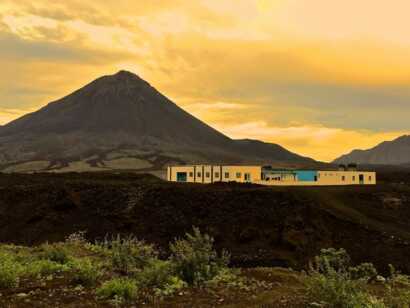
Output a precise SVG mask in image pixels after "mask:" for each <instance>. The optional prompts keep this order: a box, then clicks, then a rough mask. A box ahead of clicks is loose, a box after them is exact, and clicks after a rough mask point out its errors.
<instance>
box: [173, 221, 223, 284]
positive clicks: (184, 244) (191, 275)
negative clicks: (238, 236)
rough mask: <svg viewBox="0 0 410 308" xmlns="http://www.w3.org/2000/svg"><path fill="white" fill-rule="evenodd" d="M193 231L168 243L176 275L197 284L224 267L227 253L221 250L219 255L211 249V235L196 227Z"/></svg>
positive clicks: (209, 278) (212, 276) (208, 278)
mask: <svg viewBox="0 0 410 308" xmlns="http://www.w3.org/2000/svg"><path fill="white" fill-rule="evenodd" d="M193 231H194V233H193V234H189V233H187V234H186V239H182V240H176V241H175V242H174V243H172V244H171V245H170V249H171V252H172V255H171V261H172V262H173V263H174V264H175V269H176V273H177V275H178V276H179V277H180V278H181V279H182V280H183V281H185V282H187V283H188V284H189V285H196V286H198V285H201V284H203V283H205V282H206V281H208V280H211V279H212V278H214V277H215V276H216V275H218V273H219V272H220V271H221V270H222V269H224V268H226V267H227V266H228V263H229V255H228V254H227V253H226V252H223V253H222V255H221V256H219V255H218V254H217V253H216V251H215V250H214V249H213V243H214V240H213V238H212V237H210V236H209V235H207V234H201V232H200V231H199V229H198V228H194V229H193Z"/></svg>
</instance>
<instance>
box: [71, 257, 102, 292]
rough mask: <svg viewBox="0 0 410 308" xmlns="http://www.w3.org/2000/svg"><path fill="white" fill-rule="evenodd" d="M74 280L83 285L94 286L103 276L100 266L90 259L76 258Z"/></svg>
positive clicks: (73, 267) (73, 266)
mask: <svg viewBox="0 0 410 308" xmlns="http://www.w3.org/2000/svg"><path fill="white" fill-rule="evenodd" d="M72 269H73V280H72V281H73V282H74V283H78V284H81V285H83V286H93V285H95V284H96V282H97V280H98V279H99V278H100V277H101V276H102V274H103V273H102V271H101V269H100V267H99V266H97V265H95V264H93V262H91V260H90V259H88V258H86V259H81V260H75V261H74V262H73V265H72Z"/></svg>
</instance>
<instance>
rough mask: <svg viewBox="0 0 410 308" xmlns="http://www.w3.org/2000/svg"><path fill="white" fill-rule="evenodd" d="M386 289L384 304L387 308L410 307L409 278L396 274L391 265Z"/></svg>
mask: <svg viewBox="0 0 410 308" xmlns="http://www.w3.org/2000/svg"><path fill="white" fill-rule="evenodd" d="M386 288H387V292H386V295H385V298H384V303H385V304H386V306H387V307H391V308H409V307H410V277H409V276H407V275H403V274H401V273H400V272H397V271H396V270H395V268H394V267H393V266H392V265H390V277H389V278H388V279H387V285H386Z"/></svg>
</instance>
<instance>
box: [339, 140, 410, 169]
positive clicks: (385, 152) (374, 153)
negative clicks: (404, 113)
mask: <svg viewBox="0 0 410 308" xmlns="http://www.w3.org/2000/svg"><path fill="white" fill-rule="evenodd" d="M351 162H356V163H360V164H375V165H377V164H379V165H402V164H409V163H410V136H407V135H404V136H401V137H399V138H397V139H395V140H393V141H385V142H382V143H380V144H379V145H377V146H375V147H374V148H371V149H369V150H354V151H352V152H350V153H349V154H346V155H343V156H341V157H339V158H337V159H335V160H334V163H351Z"/></svg>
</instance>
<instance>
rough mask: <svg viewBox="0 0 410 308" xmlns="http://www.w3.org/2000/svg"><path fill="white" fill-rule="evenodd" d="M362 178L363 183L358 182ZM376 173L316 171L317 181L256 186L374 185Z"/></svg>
mask: <svg viewBox="0 0 410 308" xmlns="http://www.w3.org/2000/svg"><path fill="white" fill-rule="evenodd" d="M360 175H362V176H363V182H361V181H360ZM376 181H377V179H376V172H361V171H317V181H309V180H302V181H301V180H300V179H299V180H296V181H257V182H255V183H256V184H261V185H269V186H339V185H340V186H341V185H375V184H376Z"/></svg>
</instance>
